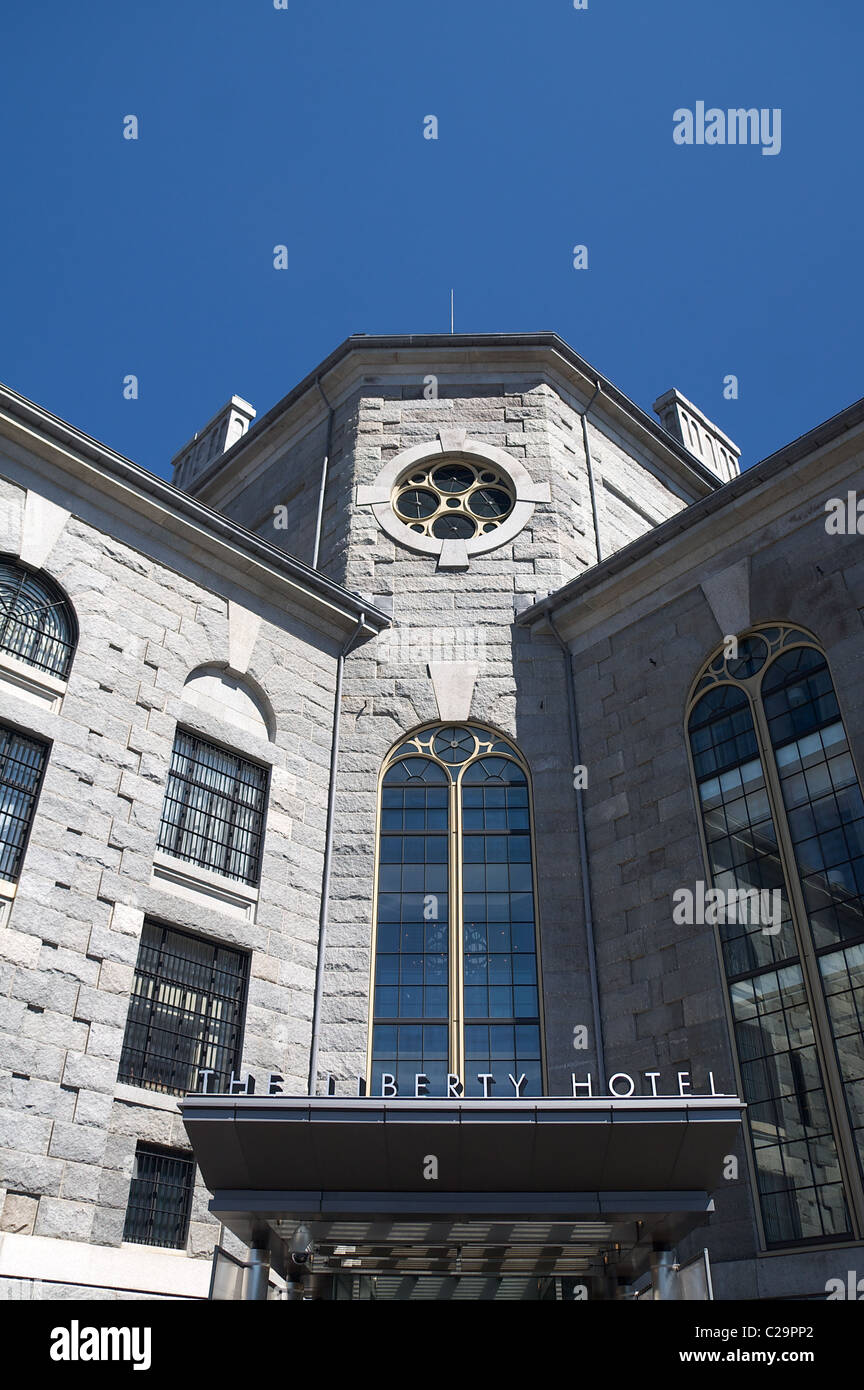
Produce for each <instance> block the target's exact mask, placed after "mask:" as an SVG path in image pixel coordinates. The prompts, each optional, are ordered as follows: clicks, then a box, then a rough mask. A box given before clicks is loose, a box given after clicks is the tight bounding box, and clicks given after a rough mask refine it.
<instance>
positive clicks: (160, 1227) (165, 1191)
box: [123, 1144, 195, 1250]
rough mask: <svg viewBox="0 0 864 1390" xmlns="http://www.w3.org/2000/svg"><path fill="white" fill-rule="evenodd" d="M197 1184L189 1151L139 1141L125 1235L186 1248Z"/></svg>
mask: <svg viewBox="0 0 864 1390" xmlns="http://www.w3.org/2000/svg"><path fill="white" fill-rule="evenodd" d="M194 1186H195V1162H194V1160H193V1159H192V1157H191V1156H190V1155H189V1154H186V1153H183V1152H182V1151H178V1150H176V1149H158V1148H154V1147H152V1146H151V1145H149V1144H139V1145H138V1147H137V1149H136V1150H135V1167H134V1168H133V1170H132V1185H131V1187H130V1188H129V1202H128V1204H127V1207H126V1225H125V1227H124V1230H123V1239H124V1240H131V1241H134V1242H135V1243H136V1244H137V1245H163V1246H166V1247H167V1248H168V1249H170V1250H182V1249H183V1247H184V1245H185V1244H186V1236H187V1234H188V1232H189V1212H190V1209H191V1206H192V1189H193V1188H194Z"/></svg>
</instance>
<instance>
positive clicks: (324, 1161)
mask: <svg viewBox="0 0 864 1390" xmlns="http://www.w3.org/2000/svg"><path fill="white" fill-rule="evenodd" d="M743 1108H744V1107H743V1106H742V1104H741V1102H740V1101H739V1100H738V1099H737V1098H735V1097H722V1098H717V1099H714V1098H701V1097H700V1098H696V1097H693V1098H690V1097H687V1098H681V1099H679V1098H677V1097H675V1098H657V1099H644V1098H643V1099H626V1100H625V1099H618V1098H613V1097H605V1098H601V1099H596V1100H566V1099H565V1100H558V1099H530V1100H528V1099H523V1100H506V1101H499V1100H437V1099H421V1100H407V1099H392V1100H391V1099H382V1100H379V1099H371V1098H370V1099H366V1098H362V1099H360V1098H358V1099H353V1098H352V1099H343V1098H339V1097H332V1096H328V1097H309V1096H304V1097H297V1098H293V1097H286V1096H271V1097H264V1098H258V1097H254V1096H250V1097H245V1096H242V1097H241V1096H207V1095H205V1096H201V1095H196V1096H188V1097H187V1098H186V1099H185V1100H184V1101H182V1102H181V1110H182V1114H183V1122H184V1124H185V1126H186V1131H187V1133H188V1135H189V1139H190V1141H191V1144H192V1147H193V1149H194V1152H195V1159H196V1162H197V1163H198V1165H199V1167H200V1169H201V1172H202V1174H203V1177H204V1181H205V1183H206V1184H207V1186H208V1188H209V1189H210V1191H211V1192H212V1193H213V1200H212V1201H211V1203H210V1210H211V1211H212V1212H213V1213H214V1214H215V1215H216V1216H217V1217H218V1219H219V1220H220V1221H222V1222H224V1224H225V1225H226V1226H227V1227H228V1229H229V1230H231V1231H233V1232H234V1234H235V1235H237V1236H238V1237H239V1238H240V1239H241V1240H242V1241H243V1242H244V1243H245V1244H246V1245H249V1246H256V1247H259V1248H266V1249H269V1252H270V1258H271V1260H272V1263H273V1265H274V1267H275V1268H276V1270H277V1271H278V1272H279V1273H280V1274H285V1273H286V1270H287V1269H288V1265H289V1257H290V1250H291V1243H292V1241H293V1240H294V1238H295V1234H296V1233H297V1231H298V1228H300V1227H305V1228H306V1229H307V1230H308V1232H309V1233H310V1234H311V1237H312V1241H313V1242H314V1255H313V1257H312V1265H311V1268H312V1271H313V1272H314V1273H316V1274H320V1275H335V1274H346V1273H350V1274H355V1275H356V1274H360V1275H381V1276H394V1275H419V1276H431V1275H437V1276H467V1275H473V1276H483V1277H487V1278H501V1277H506V1276H514V1275H522V1276H526V1275H527V1276H532V1277H533V1276H536V1277H538V1278H539V1277H546V1276H556V1275H565V1276H580V1275H582V1276H598V1277H601V1276H606V1277H609V1276H616V1277H618V1278H619V1279H622V1280H624V1281H627V1282H630V1281H632V1280H633V1279H635V1278H637V1277H638V1276H639V1275H640V1274H641V1273H642V1272H643V1271H644V1270H645V1269H646V1268H647V1267H648V1264H649V1261H650V1256H651V1251H652V1248H653V1247H654V1246H656V1245H675V1244H676V1243H677V1242H678V1241H679V1240H680V1239H681V1238H682V1237H683V1236H684V1235H686V1234H687V1233H688V1232H689V1231H691V1230H693V1229H694V1228H695V1227H696V1226H699V1225H702V1224H704V1223H705V1222H706V1220H707V1219H708V1215H709V1214H710V1212H711V1210H712V1209H713V1204H712V1202H711V1199H710V1193H711V1192H712V1191H713V1190H714V1189H715V1188H717V1187H718V1186H719V1185H720V1182H721V1175H722V1167H723V1158H724V1156H725V1155H726V1154H728V1153H729V1152H730V1151H731V1149H732V1148H733V1147H734V1144H735V1141H736V1139H737V1137H738V1131H739V1127H740V1123H741V1113H742V1111H743Z"/></svg>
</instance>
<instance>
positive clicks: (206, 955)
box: [119, 922, 249, 1096]
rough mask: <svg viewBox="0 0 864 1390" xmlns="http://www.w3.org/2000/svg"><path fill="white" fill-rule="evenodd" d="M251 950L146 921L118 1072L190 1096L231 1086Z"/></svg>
mask: <svg viewBox="0 0 864 1390" xmlns="http://www.w3.org/2000/svg"><path fill="white" fill-rule="evenodd" d="M248 973H249V961H248V957H247V956H244V955H243V954H241V952H240V951H232V950H231V949H230V947H228V946H217V945H214V944H213V943H212V942H209V941H202V940H201V939H200V938H199V937H196V936H188V935H187V934H186V933H185V932H179V931H175V929H174V928H173V927H165V926H162V925H160V924H159V923H156V922H145V923H144V929H143V931H142V933H141V945H140V947H139V950H138V964H137V966H136V969H135V983H134V985H133V987H132V997H131V999H130V1001H129V1013H128V1015H127V1019H126V1034H125V1037H124V1039H123V1050H122V1053H121V1056H120V1072H119V1080H120V1081H123V1082H126V1083H127V1084H129V1085H132V1086H145V1087H147V1088H148V1089H149V1090H153V1091H163V1092H165V1093H167V1094H169V1095H178V1096H183V1095H187V1094H188V1093H189V1092H190V1091H199V1090H201V1088H202V1087H201V1072H202V1071H210V1072H213V1076H212V1077H209V1078H208V1081H207V1090H208V1091H227V1089H228V1083H229V1080H230V1077H231V1073H232V1072H236V1071H238V1070H239V1065H240V1045H241V1040H242V1036H243V1011H244V1007H245V1002H246V981H247V978H248Z"/></svg>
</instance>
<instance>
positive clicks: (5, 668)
mask: <svg viewBox="0 0 864 1390" xmlns="http://www.w3.org/2000/svg"><path fill="white" fill-rule="evenodd" d="M0 686H5V687H6V689H7V690H9V691H10V693H11V694H12V695H16V696H17V697H18V699H19V700H27V701H28V702H29V703H30V704H31V705H41V706H42V708H43V709H45V708H47V709H48V710H50V711H51V713H52V714H54V713H56V711H57V710H59V708H60V702H61V700H62V699H63V696H64V694H65V693H66V682H65V681H61V680H58V679H57V677H56V676H49V675H48V672H47V671H39V670H37V668H36V667H35V666H29V665H28V664H27V662H26V661H19V660H18V659H17V657H14V656H10V655H9V653H8V652H0Z"/></svg>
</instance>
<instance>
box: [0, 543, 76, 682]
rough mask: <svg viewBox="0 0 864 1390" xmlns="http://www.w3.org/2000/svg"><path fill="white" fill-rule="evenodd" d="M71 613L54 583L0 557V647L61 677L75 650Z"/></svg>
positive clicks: (73, 622) (73, 625) (20, 659)
mask: <svg viewBox="0 0 864 1390" xmlns="http://www.w3.org/2000/svg"><path fill="white" fill-rule="evenodd" d="M75 627H76V624H75V617H74V614H73V612H72V609H71V607H70V604H69V602H68V600H67V599H66V598H65V597H64V595H63V594H62V593H61V591H60V589H59V588H58V587H57V585H56V584H52V582H51V580H50V579H46V578H45V576H44V575H41V574H34V573H33V572H32V571H31V570H27V569H24V568H23V566H22V565H17V564H15V563H14V562H12V561H10V560H3V561H0V651H4V652H8V653H9V655H10V656H14V657H17V659H18V660H19V661H24V662H26V663H27V665H28V666H35V667H36V668H37V669H38V670H40V671H45V672H47V674H48V675H50V676H56V677H57V678H58V680H65V679H66V677H67V676H68V674H69V667H70V666H71V664H72V657H73V655H74V653H75Z"/></svg>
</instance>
